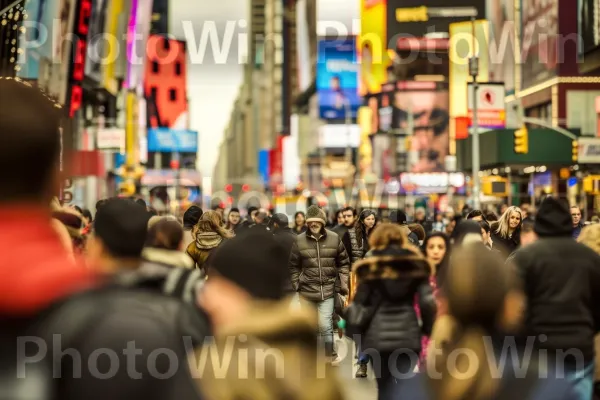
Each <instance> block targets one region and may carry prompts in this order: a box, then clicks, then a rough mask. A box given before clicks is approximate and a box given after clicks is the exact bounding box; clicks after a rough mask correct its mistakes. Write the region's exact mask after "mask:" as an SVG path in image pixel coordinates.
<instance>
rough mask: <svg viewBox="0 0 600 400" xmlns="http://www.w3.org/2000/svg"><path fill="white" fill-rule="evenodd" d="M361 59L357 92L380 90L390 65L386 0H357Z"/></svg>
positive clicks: (364, 93) (366, 92)
mask: <svg viewBox="0 0 600 400" xmlns="http://www.w3.org/2000/svg"><path fill="white" fill-rule="evenodd" d="M360 4H361V7H360V28H361V30H360V38H359V40H358V54H359V55H358V57H359V62H360V81H359V93H360V95H361V96H365V95H367V94H369V93H379V90H380V89H381V85H382V84H384V83H385V82H387V81H388V77H387V68H388V66H390V65H391V60H390V58H389V57H388V54H387V49H388V42H387V27H386V13H387V0H360Z"/></svg>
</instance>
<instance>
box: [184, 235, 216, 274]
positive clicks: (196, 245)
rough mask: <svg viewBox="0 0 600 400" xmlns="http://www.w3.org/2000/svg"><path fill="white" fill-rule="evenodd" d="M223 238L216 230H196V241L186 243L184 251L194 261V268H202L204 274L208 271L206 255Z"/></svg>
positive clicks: (207, 255)
mask: <svg viewBox="0 0 600 400" xmlns="http://www.w3.org/2000/svg"><path fill="white" fill-rule="evenodd" d="M223 240H224V239H223V237H222V236H221V235H219V234H218V233H217V232H198V233H197V234H196V241H195V242H192V243H190V244H189V245H188V247H187V249H186V253H187V254H188V255H189V256H190V257H192V260H194V261H195V263H196V268H199V269H201V270H203V271H204V273H205V274H206V273H208V264H207V260H208V257H209V256H210V255H211V254H212V253H213V251H214V250H215V249H216V248H217V247H219V245H220V244H221V242H223Z"/></svg>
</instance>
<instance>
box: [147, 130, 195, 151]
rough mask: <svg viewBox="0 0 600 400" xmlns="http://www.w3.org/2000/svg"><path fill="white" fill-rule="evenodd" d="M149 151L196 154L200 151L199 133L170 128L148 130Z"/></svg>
mask: <svg viewBox="0 0 600 400" xmlns="http://www.w3.org/2000/svg"><path fill="white" fill-rule="evenodd" d="M148 151H149V152H155V153H170V152H178V153H196V152H197V151H198V132H196V131H188V130H178V129H169V128H156V129H148Z"/></svg>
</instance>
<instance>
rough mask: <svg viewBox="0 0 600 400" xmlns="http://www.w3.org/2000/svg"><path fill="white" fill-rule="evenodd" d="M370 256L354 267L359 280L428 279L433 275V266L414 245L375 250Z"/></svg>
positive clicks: (353, 270) (353, 269)
mask: <svg viewBox="0 0 600 400" xmlns="http://www.w3.org/2000/svg"><path fill="white" fill-rule="evenodd" d="M370 254H371V255H370V256H369V257H367V258H365V259H363V260H361V261H359V262H357V263H355V264H354V266H353V267H352V272H353V273H354V274H355V275H356V277H357V279H359V280H375V279H390V280H394V279H403V278H427V277H429V276H430V275H431V271H432V268H431V264H429V262H428V261H427V259H426V258H425V257H424V256H423V254H422V253H421V251H420V250H419V249H418V248H417V247H415V246H413V245H410V244H406V245H404V246H402V247H399V246H398V247H396V246H392V247H388V248H386V249H383V250H373V251H372V252H370Z"/></svg>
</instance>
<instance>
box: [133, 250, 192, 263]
mask: <svg viewBox="0 0 600 400" xmlns="http://www.w3.org/2000/svg"><path fill="white" fill-rule="evenodd" d="M142 258H143V259H144V260H146V261H150V262H153V263H158V264H165V265H171V266H173V267H181V268H194V260H192V259H191V258H190V256H188V255H187V254H186V253H184V252H182V251H177V250H165V249H155V248H152V247H146V248H145V249H144V251H143V252H142Z"/></svg>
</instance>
